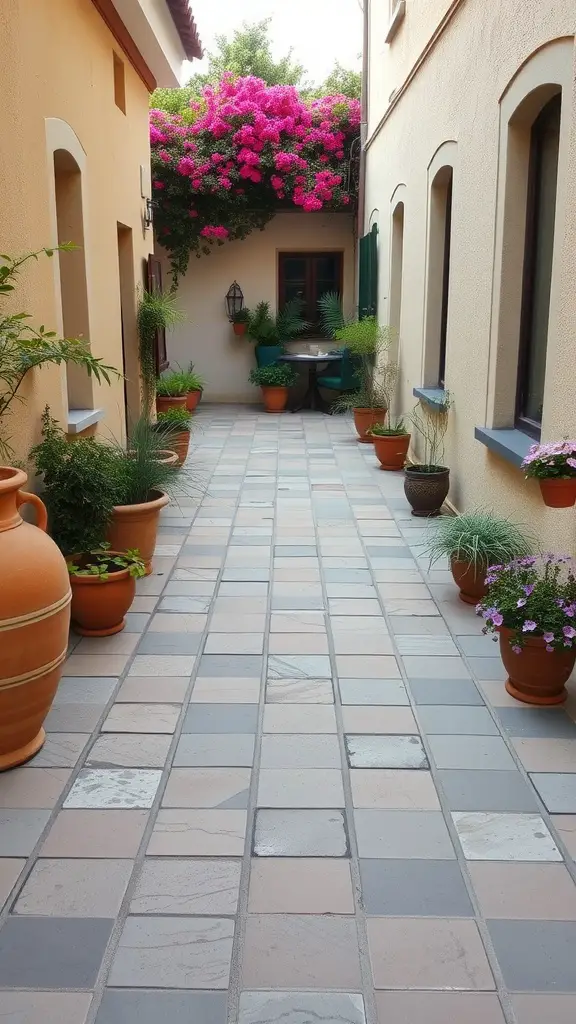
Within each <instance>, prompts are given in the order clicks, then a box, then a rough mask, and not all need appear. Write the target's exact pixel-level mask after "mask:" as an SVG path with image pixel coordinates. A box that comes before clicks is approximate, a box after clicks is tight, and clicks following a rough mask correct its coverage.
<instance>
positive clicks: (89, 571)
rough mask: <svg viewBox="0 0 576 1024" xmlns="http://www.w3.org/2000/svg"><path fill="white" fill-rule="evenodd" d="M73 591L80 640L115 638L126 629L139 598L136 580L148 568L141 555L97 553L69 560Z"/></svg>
mask: <svg viewBox="0 0 576 1024" xmlns="http://www.w3.org/2000/svg"><path fill="white" fill-rule="evenodd" d="M67 565H68V572H69V574H70V585H71V587H72V626H73V628H74V630H75V632H76V633H80V635H81V636H112V635H113V634H114V633H120V632H121V630H123V629H124V627H125V625H126V619H125V617H124V616H125V615H126V612H127V611H128V609H129V608H130V606H131V604H132V602H133V600H134V597H135V594H136V580H137V579H139V578H140V577H141V576H145V574H146V568H145V566H144V562H143V561H142V559H141V558H140V556H139V553H138V551H125V552H119V551H112V550H110V547H109V545H108V544H101V545H100V547H99V548H97V549H96V550H95V551H86V552H84V553H83V554H77V555H73V556H72V557H71V558H69V559H68V560H67Z"/></svg>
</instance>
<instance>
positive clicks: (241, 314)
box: [230, 307, 250, 338]
mask: <svg viewBox="0 0 576 1024" xmlns="http://www.w3.org/2000/svg"><path fill="white" fill-rule="evenodd" d="M249 321H250V310H249V309H246V307H244V309H239V310H238V312H237V313H233V314H232V316H231V317H230V323H231V324H232V330H233V331H234V334H235V335H236V336H237V337H239V338H241V337H242V335H244V334H246V331H247V329H248V323H249Z"/></svg>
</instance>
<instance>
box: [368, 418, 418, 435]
mask: <svg viewBox="0 0 576 1024" xmlns="http://www.w3.org/2000/svg"><path fill="white" fill-rule="evenodd" d="M368 433H369V434H371V435H372V436H373V437H400V436H404V435H405V434H407V433H408V429H407V427H406V424H405V423H404V420H403V419H399V420H396V421H395V422H394V423H389V424H388V426H386V425H385V424H384V423H375V424H374V426H373V427H372V428H371V429H370V430H369V431H368Z"/></svg>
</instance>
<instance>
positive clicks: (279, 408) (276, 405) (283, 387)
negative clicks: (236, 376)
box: [250, 363, 298, 412]
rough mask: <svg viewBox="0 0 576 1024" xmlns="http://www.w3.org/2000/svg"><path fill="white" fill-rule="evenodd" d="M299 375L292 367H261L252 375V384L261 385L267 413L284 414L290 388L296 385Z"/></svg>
mask: <svg viewBox="0 0 576 1024" xmlns="http://www.w3.org/2000/svg"><path fill="white" fill-rule="evenodd" d="M297 380H298V374H297V373H296V370H294V369H293V367H292V366H288V365H287V364H286V363H278V365H277V366H259V367H257V368H256V369H255V370H252V372H251V373H250V383H251V384H259V385H260V387H261V388H262V398H263V400H264V409H265V410H266V412H284V409H285V408H286V403H287V402H288V388H290V387H292V386H293V385H294V384H296V381H297Z"/></svg>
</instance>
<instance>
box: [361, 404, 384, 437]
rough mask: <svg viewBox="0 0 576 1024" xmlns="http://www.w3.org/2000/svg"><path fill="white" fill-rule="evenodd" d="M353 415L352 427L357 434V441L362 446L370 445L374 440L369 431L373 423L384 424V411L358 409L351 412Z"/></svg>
mask: <svg viewBox="0 0 576 1024" xmlns="http://www.w3.org/2000/svg"><path fill="white" fill-rule="evenodd" d="M352 412H353V415H354V426H355V427H356V432H357V434H358V440H359V441H361V442H362V444H372V443H373V441H374V438H373V437H372V434H370V433H369V430H371V429H372V427H373V426H374V424H375V423H384V421H385V419H386V412H387V410H386V409H362V408H360V407H358V408H357V409H353V410H352Z"/></svg>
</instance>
